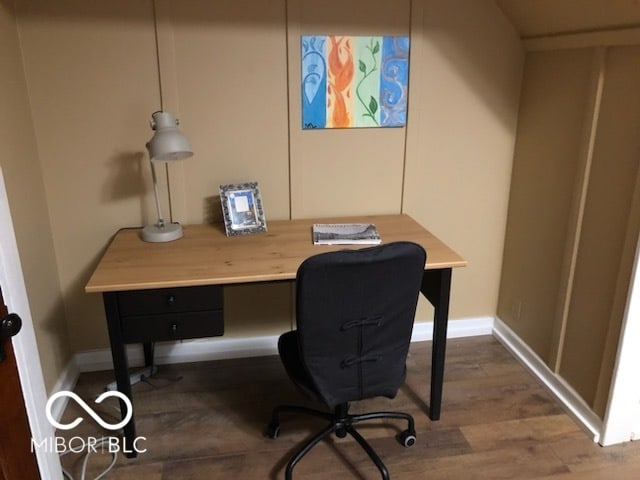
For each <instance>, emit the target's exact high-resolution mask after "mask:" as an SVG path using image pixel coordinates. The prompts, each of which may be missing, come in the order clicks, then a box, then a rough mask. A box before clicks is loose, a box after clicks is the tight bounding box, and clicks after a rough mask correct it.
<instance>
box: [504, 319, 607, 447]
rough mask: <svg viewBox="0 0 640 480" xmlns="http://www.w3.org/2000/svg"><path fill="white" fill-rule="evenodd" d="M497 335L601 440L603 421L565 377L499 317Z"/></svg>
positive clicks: (576, 417)
mask: <svg viewBox="0 0 640 480" xmlns="http://www.w3.org/2000/svg"><path fill="white" fill-rule="evenodd" d="M493 335H494V337H495V338H496V339H497V340H498V341H499V342H500V343H502V345H504V347H505V348H506V349H507V350H509V352H511V354H512V355H514V356H515V357H516V358H517V359H518V360H520V361H521V362H522V363H523V364H524V366H525V367H526V368H527V369H528V370H529V371H530V372H531V373H532V374H533V375H535V376H536V377H537V378H538V379H539V380H540V381H541V382H542V383H543V384H544V386H545V387H546V388H547V389H548V390H549V392H550V393H551V394H552V395H553V396H554V397H555V398H556V399H557V400H558V401H559V402H560V403H561V404H562V405H564V407H565V408H566V409H567V410H568V411H569V413H570V414H571V415H572V416H573V417H574V418H575V419H576V421H578V423H580V424H581V425H582V426H583V427H584V428H585V429H586V430H587V431H588V432H589V433H590V434H591V435H592V436H593V441H594V442H596V443H597V442H599V440H600V431H601V429H602V420H601V419H600V417H598V415H596V414H595V413H594V411H593V410H592V409H591V408H590V407H589V405H587V403H586V402H585V401H584V399H583V398H582V397H581V396H580V395H578V393H577V392H576V391H575V390H574V389H573V388H572V387H571V386H570V385H569V384H568V383H567V382H566V381H565V380H564V379H563V378H562V377H560V376H559V375H558V374H555V373H553V371H551V369H550V368H549V367H548V366H547V364H546V363H544V361H543V360H542V359H541V358H540V357H539V356H538V354H537V353H535V352H534V351H533V350H532V349H531V348H530V347H529V346H528V345H527V344H525V343H524V342H523V341H522V339H520V337H518V335H516V334H515V332H514V331H513V330H511V329H510V328H509V327H508V326H507V325H506V324H505V323H504V322H503V321H502V320H500V319H499V318H497V317H496V319H495V322H494V328H493Z"/></svg>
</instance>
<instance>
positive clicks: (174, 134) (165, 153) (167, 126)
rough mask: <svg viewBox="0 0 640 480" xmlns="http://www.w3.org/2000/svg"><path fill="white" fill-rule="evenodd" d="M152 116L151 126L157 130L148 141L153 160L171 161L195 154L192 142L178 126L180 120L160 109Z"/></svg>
mask: <svg viewBox="0 0 640 480" xmlns="http://www.w3.org/2000/svg"><path fill="white" fill-rule="evenodd" d="M151 117H152V120H151V128H152V129H153V130H155V133H154V134H153V137H152V138H151V140H149V142H148V143H147V150H149V158H150V159H151V161H153V162H170V161H173V160H182V159H183V158H188V157H190V156H192V155H193V151H192V150H191V144H190V143H189V140H187V137H185V136H184V135H183V134H182V132H181V131H180V129H179V128H178V120H176V118H175V117H174V116H173V115H171V114H170V113H168V112H162V111H159V112H155V113H154V114H153V115H152V116H151Z"/></svg>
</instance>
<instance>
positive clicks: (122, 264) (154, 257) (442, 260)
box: [85, 215, 467, 293]
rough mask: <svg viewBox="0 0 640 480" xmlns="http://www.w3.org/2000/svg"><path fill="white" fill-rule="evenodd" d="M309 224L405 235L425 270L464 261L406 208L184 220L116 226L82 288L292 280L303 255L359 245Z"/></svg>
mask: <svg viewBox="0 0 640 480" xmlns="http://www.w3.org/2000/svg"><path fill="white" fill-rule="evenodd" d="M314 223H374V224H375V225H376V227H377V228H378V231H379V232H380V236H381V238H382V242H383V243H390V242H394V241H399V240H410V241H413V242H416V243H418V244H420V245H422V246H423V247H424V249H425V250H426V251H427V264H426V266H425V268H426V269H436V268H450V267H451V268H453V267H464V266H465V265H466V264H467V262H466V261H465V260H464V259H463V258H462V257H460V256H459V255H458V254H457V253H456V252H454V251H453V250H451V249H450V248H449V247H448V246H446V245H445V244H444V243H442V242H441V241H440V240H439V239H438V238H436V237H435V236H434V235H432V234H431V233H430V232H429V231H427V230H425V229H424V228H422V227H421V226H420V225H419V224H418V223H417V222H416V221H415V220H413V219H412V218H411V217H409V216H408V215H376V216H359V217H339V218H320V219H302V220H275V221H269V222H268V224H267V227H268V232H266V233H259V234H254V235H245V236H238V237H227V236H226V234H225V231H224V225H222V224H220V225H187V226H184V227H183V228H184V237H183V238H181V239H179V240H175V241H173V242H167V243H148V242H144V241H142V240H141V238H140V229H123V230H120V231H118V232H117V233H116V235H115V236H114V238H113V239H112V241H111V244H110V245H109V247H108V248H107V251H106V252H105V254H104V256H103V257H102V259H101V260H100V263H99V264H98V266H97V267H96V270H95V272H94V273H93V275H92V276H91V278H90V279H89V282H88V283H87V285H86V287H85V291H86V292H89V293H93V292H114V291H126V290H144V289H150V288H163V287H187V286H196V285H219V284H237V283H251V282H269V281H277V280H293V279H295V277H296V271H297V270H298V266H299V265H300V264H301V263H302V261H303V260H304V259H306V258H308V257H310V256H311V255H314V254H317V253H322V252H327V251H330V250H340V249H344V248H362V247H365V246H366V245H347V246H345V245H335V246H328V245H313V241H312V238H311V228H312V225H313V224H314Z"/></svg>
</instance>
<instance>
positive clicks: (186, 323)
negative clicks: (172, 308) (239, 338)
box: [121, 310, 224, 343]
mask: <svg viewBox="0 0 640 480" xmlns="http://www.w3.org/2000/svg"><path fill="white" fill-rule="evenodd" d="M121 321H122V337H123V339H124V342H125V343H141V342H161V341H166V340H183V339H186V338H201V337H218V336H220V335H223V334H224V318H223V314H222V310H210V311H205V312H189V313H170V314H160V315H143V316H135V317H123V318H122V320H121Z"/></svg>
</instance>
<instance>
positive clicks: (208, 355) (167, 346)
mask: <svg viewBox="0 0 640 480" xmlns="http://www.w3.org/2000/svg"><path fill="white" fill-rule="evenodd" d="M492 330H493V317H478V318H468V319H461V320H451V321H450V322H449V326H448V329H447V337H448V338H459V337H471V336H476V335H491V333H492ZM432 336H433V322H420V321H417V322H416V323H415V324H414V327H413V335H412V337H411V341H412V342H421V341H428V340H431V338H432ZM277 345H278V335H267V336H260V337H249V338H226V337H218V338H206V339H197V340H185V341H183V342H175V343H162V344H158V345H156V348H155V355H154V359H155V362H156V363H157V364H158V365H165V364H172V363H186V362H205V361H211V360H224V359H229V358H240V357H258V356H264V355H276V354H277V353H278V348H277ZM127 356H128V359H129V366H131V367H140V366H143V365H144V356H143V353H142V348H141V347H140V346H139V345H128V346H127ZM70 365H73V368H71V367H69V368H67V370H66V371H65V372H71V371H75V372H76V377H75V378H70V379H65V380H64V381H62V380H61V381H59V382H58V383H59V384H60V385H65V386H67V385H70V384H75V381H76V380H77V375H78V374H79V373H81V372H95V371H100V370H111V369H112V368H113V362H112V360H111V350H109V349H108V348H104V349H100V350H88V351H84V352H79V353H76V355H75V356H74V358H73V359H72V361H71V362H70Z"/></svg>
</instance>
